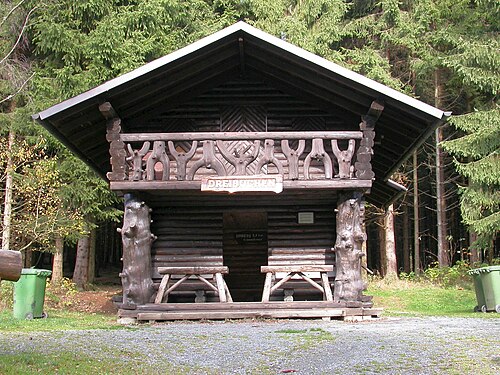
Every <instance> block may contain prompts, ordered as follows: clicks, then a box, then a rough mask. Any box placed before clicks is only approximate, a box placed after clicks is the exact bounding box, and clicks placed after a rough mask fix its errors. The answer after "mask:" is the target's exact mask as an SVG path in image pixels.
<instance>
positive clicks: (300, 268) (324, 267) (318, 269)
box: [260, 264, 334, 273]
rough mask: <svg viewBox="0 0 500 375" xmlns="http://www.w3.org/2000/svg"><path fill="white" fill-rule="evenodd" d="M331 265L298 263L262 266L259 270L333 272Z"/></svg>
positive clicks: (274, 271) (273, 271) (264, 271)
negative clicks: (297, 264)
mask: <svg viewBox="0 0 500 375" xmlns="http://www.w3.org/2000/svg"><path fill="white" fill-rule="evenodd" d="M333 269H334V266H333V265H327V264H326V265H317V266H312V265H311V266H310V265H299V266H262V267H260V272H262V273H266V272H272V273H276V272H286V273H289V272H333Z"/></svg>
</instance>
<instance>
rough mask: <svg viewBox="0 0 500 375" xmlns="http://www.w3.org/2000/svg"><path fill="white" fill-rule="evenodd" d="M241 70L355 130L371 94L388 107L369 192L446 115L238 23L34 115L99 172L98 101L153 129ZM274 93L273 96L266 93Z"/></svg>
mask: <svg viewBox="0 0 500 375" xmlns="http://www.w3.org/2000/svg"><path fill="white" fill-rule="evenodd" d="M241 77H245V79H246V80H247V81H255V82H261V83H262V82H264V83H265V84H266V85H267V86H269V87H272V88H274V89H277V90H279V91H280V92H282V93H283V95H288V96H293V97H295V98H297V99H298V100H300V101H303V102H305V103H308V104H309V105H312V106H314V107H316V108H318V109H319V110H321V111H323V112H324V113H326V114H330V115H332V116H336V117H337V118H338V119H339V120H340V121H341V122H343V123H344V124H345V129H344V130H356V128H357V126H358V124H359V122H360V119H361V116H363V115H365V114H366V113H367V111H368V108H369V107H370V104H371V103H372V102H373V101H374V100H379V101H380V100H381V101H383V102H384V105H385V108H384V111H383V113H382V116H381V117H380V118H379V120H378V122H377V125H376V128H375V130H376V133H377V138H376V141H377V142H376V143H377V145H376V147H375V155H374V160H373V167H374V171H375V174H376V182H375V184H374V186H373V189H372V194H371V199H372V200H373V201H374V202H375V203H378V204H382V203H384V202H387V201H388V200H389V199H390V198H391V197H393V196H394V190H393V188H390V187H388V186H387V185H386V184H385V181H387V180H388V179H389V177H390V175H391V174H392V173H393V172H394V171H395V170H396V169H397V168H398V167H399V166H400V165H401V164H402V163H403V162H404V160H405V159H406V158H407V157H408V156H409V155H410V154H411V152H412V151H413V150H414V149H415V148H416V147H417V146H418V145H419V144H421V143H422V142H423V141H424V140H425V139H426V138H427V137H428V135H429V134H430V133H431V132H432V131H433V130H434V129H435V127H436V126H438V125H439V124H440V123H441V122H443V121H444V120H445V119H446V117H447V116H448V114H445V113H444V112H443V111H441V110H439V109H437V108H434V107H432V106H430V105H427V104H425V103H423V102H421V101H419V100H416V99H414V98H411V97H409V96H407V95H405V94H402V93H400V92H398V91H396V90H393V89H391V88H389V87H387V86H384V85H382V84H380V83H377V82H375V81H373V80H371V79H368V78H366V77H364V76H362V75H360V74H357V73H355V72H352V71H350V70H348V69H346V68H343V67H341V66H339V65H337V64H335V63H333V62H331V61H328V60H325V59H323V58H321V57H319V56H317V55H314V54H312V53H310V52H307V51H305V50H303V49H301V48H299V47H297V46H294V45H292V44H290V43H288V42H286V41H284V40H281V39H279V38H276V37H274V36H272V35H269V34H267V33H265V32H263V31H261V30H258V29H256V28H254V27H252V26H250V25H248V24H246V23H244V22H238V23H236V24H234V25H232V26H229V27H227V28H225V29H223V30H221V31H219V32H216V33H215V34H212V35H209V36H207V37H205V38H203V39H201V40H199V41H197V42H195V43H193V44H190V45H188V46H186V47H184V48H181V49H179V50H177V51H175V52H173V53H171V54H169V55H166V56H164V57H162V58H159V59H157V60H154V61H152V62H150V63H148V64H146V65H144V66H142V67H140V68H138V69H135V70H133V71H131V72H129V73H127V74H124V75H122V76H119V77H117V78H115V79H112V80H110V81H108V82H106V83H104V84H102V85H100V86H97V87H95V88H93V89H91V90H89V91H87V92H84V93H82V94H80V95H78V96H75V97H73V98H71V99H68V100H66V101H63V102H61V103H59V104H56V105H54V106H52V107H50V108H48V109H46V110H45V111H42V112H40V113H38V114H36V115H34V116H33V118H34V119H36V120H37V121H39V122H40V123H41V124H42V125H43V126H45V127H46V128H47V129H48V130H49V131H50V132H51V133H53V134H54V135H55V136H56V137H57V138H59V139H60V140H61V141H62V142H63V143H64V144H65V145H67V146H68V147H69V148H70V149H71V150H72V151H74V152H75V153H77V154H78V155H79V156H80V157H82V158H83V159H84V160H85V161H87V163H88V164H89V165H90V166H91V167H93V168H94V169H95V170H96V171H97V172H99V173H100V174H101V175H103V176H104V175H105V173H106V172H107V171H108V170H109V169H110V166H109V154H108V142H107V141H106V139H105V132H106V127H105V120H104V118H103V116H102V115H101V113H100V112H99V109H98V106H99V104H101V103H103V102H107V101H108V102H110V103H111V104H112V105H113V107H114V109H115V110H116V112H117V113H118V115H119V116H120V118H121V119H122V123H123V124H124V128H125V129H124V130H125V131H126V132H145V131H158V130H159V129H158V128H155V127H154V125H152V124H153V123H156V124H158V123H160V122H161V121H155V120H158V118H160V117H161V115H162V114H164V113H165V112H168V111H169V110H172V109H174V108H176V107H178V106H179V105H181V104H182V103H186V102H191V103H195V104H198V103H201V102H202V101H203V100H201V99H200V100H198V98H200V96H201V95H203V94H205V93H207V92H210V90H213V89H215V88H217V87H219V86H221V85H224V84H225V83H227V82H230V81H235V80H238V79H241ZM269 100H271V99H269Z"/></svg>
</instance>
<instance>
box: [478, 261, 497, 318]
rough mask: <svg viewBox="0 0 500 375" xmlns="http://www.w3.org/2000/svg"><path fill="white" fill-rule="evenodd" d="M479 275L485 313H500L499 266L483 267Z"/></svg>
mask: <svg viewBox="0 0 500 375" xmlns="http://www.w3.org/2000/svg"><path fill="white" fill-rule="evenodd" d="M484 268H485V271H484V272H482V273H481V280H482V284H483V291H484V299H485V300H486V311H496V312H497V313H500V266H491V267H484Z"/></svg>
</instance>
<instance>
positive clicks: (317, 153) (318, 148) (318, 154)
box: [304, 138, 333, 180]
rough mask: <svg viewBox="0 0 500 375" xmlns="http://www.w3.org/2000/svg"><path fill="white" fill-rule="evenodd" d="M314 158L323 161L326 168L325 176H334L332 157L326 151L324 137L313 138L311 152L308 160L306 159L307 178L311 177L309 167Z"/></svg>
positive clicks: (307, 157)
mask: <svg viewBox="0 0 500 375" xmlns="http://www.w3.org/2000/svg"><path fill="white" fill-rule="evenodd" d="M313 159H314V160H318V161H321V162H322V163H323V165H324V168H325V178H332V171H333V167H332V159H331V158H330V156H329V155H328V154H327V153H326V151H325V147H324V146H323V140H322V139H319V138H315V139H313V140H312V148H311V152H310V153H309V154H308V155H307V156H306V160H305V161H304V177H305V178H306V180H309V179H310V176H309V167H310V166H311V161H312V160H313Z"/></svg>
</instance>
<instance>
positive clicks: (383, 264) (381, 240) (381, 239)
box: [377, 216, 387, 277]
mask: <svg viewBox="0 0 500 375" xmlns="http://www.w3.org/2000/svg"><path fill="white" fill-rule="evenodd" d="M377 221H378V223H377V225H378V245H379V252H378V253H379V254H380V255H379V258H380V276H382V277H385V274H386V273H387V259H386V252H385V223H384V216H380V217H379V218H378V219H377Z"/></svg>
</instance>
